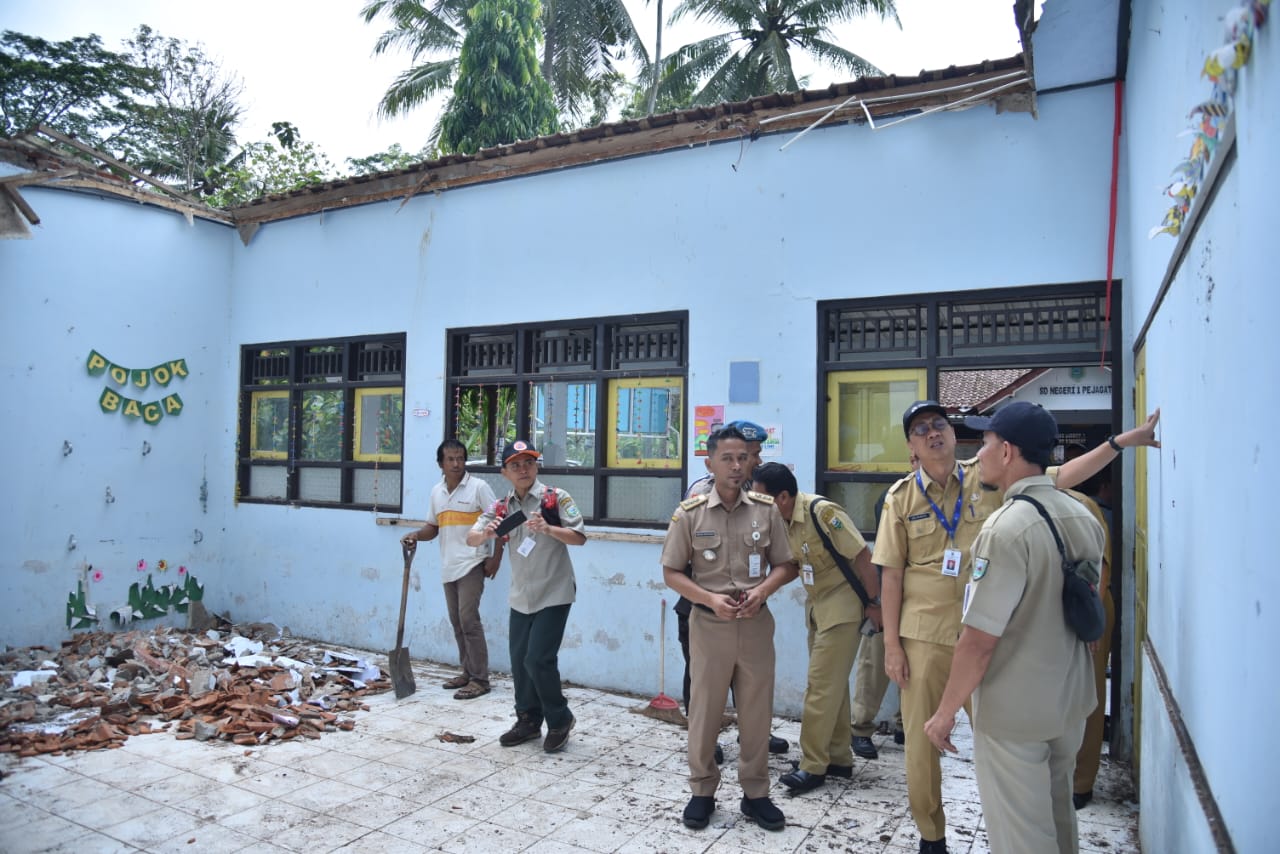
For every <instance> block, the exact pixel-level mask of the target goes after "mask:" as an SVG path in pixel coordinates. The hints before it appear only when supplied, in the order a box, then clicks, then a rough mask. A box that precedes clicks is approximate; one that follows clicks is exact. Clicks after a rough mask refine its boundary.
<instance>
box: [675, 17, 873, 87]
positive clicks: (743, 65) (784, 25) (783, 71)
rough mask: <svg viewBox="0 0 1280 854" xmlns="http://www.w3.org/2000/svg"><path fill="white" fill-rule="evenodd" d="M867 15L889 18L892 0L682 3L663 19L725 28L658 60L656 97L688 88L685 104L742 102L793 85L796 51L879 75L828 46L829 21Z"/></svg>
mask: <svg viewBox="0 0 1280 854" xmlns="http://www.w3.org/2000/svg"><path fill="white" fill-rule="evenodd" d="M870 13H874V14H877V15H879V16H880V17H881V18H886V19H887V18H892V19H893V20H895V21H896V20H897V15H898V13H897V10H896V9H895V7H894V2H893V0H684V2H683V3H681V4H680V6H678V7H676V10H675V11H674V12H673V13H672V15H671V22H672V23H675V22H676V21H678V20H680V19H681V18H683V17H685V16H686V15H692V16H694V17H695V18H698V19H700V20H702V21H705V22H707V23H710V24H715V25H717V26H723V27H725V28H726V31H725V32H723V33H721V34H719V35H714V36H709V37H707V38H705V39H702V40H700V41H697V42H694V43H693V44H689V45H685V46H684V47H682V48H680V49H679V50H677V51H676V52H675V53H674V54H672V55H671V57H670V58H669V59H667V60H664V61H663V63H662V75H661V82H660V84H659V89H658V96H659V98H661V97H662V96H663V95H664V94H667V95H672V96H673V95H675V94H678V93H680V92H682V91H687V90H689V89H696V91H694V94H693V104H718V103H722V102H725V101H743V100H746V99H748V98H753V97H756V96H758V95H767V94H769V93H771V92H789V91H794V90H796V89H798V88H799V87H800V81H798V80H797V79H796V76H795V71H794V70H793V69H792V64H791V51H792V50H793V49H795V50H803V51H805V52H807V53H809V54H810V55H812V56H813V57H814V58H816V59H818V60H819V61H821V62H825V63H827V64H829V65H833V66H835V67H836V68H839V69H841V70H843V71H846V72H848V73H849V74H850V75H853V76H863V75H867V74H880V73H881V72H880V70H879V69H878V68H876V67H875V66H874V65H872V64H871V63H869V62H867V61H866V60H865V59H863V58H862V57H860V56H858V55H857V54H855V53H853V52H851V51H848V50H846V49H844V48H842V47H840V46H839V45H837V44H835V43H834V42H832V41H831V40H830V39H831V30H830V27H831V25H832V24H836V23H840V22H843V21H847V20H850V19H852V18H855V17H858V16H861V15H866V14H870Z"/></svg>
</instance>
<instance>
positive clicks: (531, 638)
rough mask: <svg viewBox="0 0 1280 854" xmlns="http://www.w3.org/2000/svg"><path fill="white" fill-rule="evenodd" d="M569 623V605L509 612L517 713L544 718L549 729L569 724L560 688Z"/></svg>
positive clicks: (539, 719) (567, 711)
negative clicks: (562, 652) (561, 656)
mask: <svg viewBox="0 0 1280 854" xmlns="http://www.w3.org/2000/svg"><path fill="white" fill-rule="evenodd" d="M567 622H569V605H552V606H551V607H549V608H543V609H542V610H541V611H536V612H534V613H532V614H522V613H520V612H519V611H516V610H512V611H511V630H510V640H511V680H512V681H513V682H514V683H515V691H516V713H517V714H527V715H529V716H531V717H532V718H534V719H535V720H538V721H546V722H547V726H548V727H549V728H551V729H555V728H557V727H562V726H564V725H565V724H567V723H569V718H570V717H572V715H570V714H569V703H568V701H566V700H565V698H564V692H563V691H561V690H560V642H561V641H563V640H564V627H565V624H566V623H567Z"/></svg>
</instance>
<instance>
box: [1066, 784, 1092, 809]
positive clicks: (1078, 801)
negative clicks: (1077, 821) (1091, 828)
mask: <svg viewBox="0 0 1280 854" xmlns="http://www.w3.org/2000/svg"><path fill="white" fill-rule="evenodd" d="M1091 800H1093V789H1090V790H1089V791H1087V792H1074V793H1073V794H1072V795H1071V803H1072V804H1073V805H1074V806H1075V808H1076V809H1078V810H1082V809H1084V808H1085V807H1086V806H1088V805H1089V801H1091Z"/></svg>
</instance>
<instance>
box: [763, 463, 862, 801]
mask: <svg viewBox="0 0 1280 854" xmlns="http://www.w3.org/2000/svg"><path fill="white" fill-rule="evenodd" d="M753 477H754V478H755V483H754V484H753V486H752V488H753V489H754V490H755V491H756V492H764V493H767V494H769V495H770V496H772V497H773V503H774V505H775V506H776V507H777V508H778V512H779V513H781V514H782V518H783V520H784V521H785V522H786V527H787V541H788V543H789V544H790V546H791V553H792V555H793V556H794V557H795V559H796V561H797V562H798V563H799V564H800V581H801V582H802V583H803V584H804V590H805V608H804V622H805V626H806V627H807V629H808V646H809V679H808V684H807V685H806V687H805V691H804V715H803V717H801V719H800V751H801V755H802V758H801V760H800V765H799V767H798V768H796V770H794V771H792V772H790V773H788V774H783V775H782V778H781V779H780V781H779V782H781V783H782V784H783V785H784V786H786V787H787V788H789V789H791V791H792V792H797V793H798V792H807V791H809V790H811V789H816V788H818V787H819V786H821V785H822V784H823V783H825V782H826V780H827V775H831V776H835V777H852V776H853V753H852V750H851V748H850V737H849V735H850V729H849V672H850V671H851V670H852V669H853V659H854V656H855V655H856V654H857V652H858V641H859V640H860V639H861V635H860V634H859V632H858V630H859V627H860V626H861V624H862V619H863V607H862V600H861V598H859V596H858V594H857V593H855V592H854V589H853V587H852V586H851V585H850V584H849V581H848V579H846V578H845V575H844V572H843V571H842V570H841V569H840V566H839V565H838V564H837V563H836V560H835V557H834V556H833V555H832V554H831V552H830V551H829V550H828V549H827V547H826V543H824V542H823V539H822V538H823V535H824V534H825V535H826V538H827V540H829V541H830V543H831V545H832V547H833V548H834V549H835V550H836V551H837V552H839V553H840V555H841V557H842V558H843V559H844V561H845V565H846V566H849V567H850V568H851V569H852V571H853V572H854V573H855V574H856V576H857V579H858V581H859V582H860V583H861V584H862V588H863V593H864V594H865V595H866V596H867V597H868V599H869V604H872V607H869V608H868V610H874V611H875V612H876V613H875V618H876V619H877V620H878V618H879V608H878V607H875V606H874V604H873V603H878V602H879V595H880V581H879V579H878V578H877V577H876V571H875V568H874V567H873V566H872V565H871V552H870V551H869V550H868V549H867V544H866V542H865V541H863V539H862V535H861V534H859V533H858V530H857V529H856V528H855V527H854V525H853V522H852V521H851V520H850V519H849V515H848V514H847V513H845V511H844V508H843V507H841V506H840V505H838V504H836V503H835V502H834V501H830V500H828V499H826V498H823V497H822V496H821V495H807V494H805V493H803V492H800V491H799V489H798V488H797V485H796V477H795V475H794V474H792V473H791V470H790V469H789V468H787V467H786V466H784V465H782V464H781V463H765V464H764V465H762V466H760V467H759V468H758V469H756V470H755V474H754V475H753ZM819 526H821V528H819ZM820 532H821V533H820Z"/></svg>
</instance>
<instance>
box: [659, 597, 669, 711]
mask: <svg viewBox="0 0 1280 854" xmlns="http://www.w3.org/2000/svg"><path fill="white" fill-rule="evenodd" d="M666 691H667V600H666V599H663V600H662V632H661V634H659V635H658V693H659V694H665V693H666Z"/></svg>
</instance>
